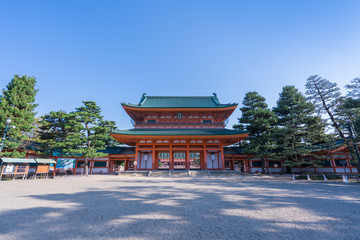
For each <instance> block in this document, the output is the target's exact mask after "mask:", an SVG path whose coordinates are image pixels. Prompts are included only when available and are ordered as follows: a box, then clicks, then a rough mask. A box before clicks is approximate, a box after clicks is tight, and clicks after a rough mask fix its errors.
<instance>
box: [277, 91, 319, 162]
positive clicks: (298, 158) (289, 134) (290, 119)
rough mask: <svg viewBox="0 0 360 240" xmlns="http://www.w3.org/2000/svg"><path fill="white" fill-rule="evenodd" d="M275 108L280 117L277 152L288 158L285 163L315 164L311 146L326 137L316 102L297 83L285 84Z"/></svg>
mask: <svg viewBox="0 0 360 240" xmlns="http://www.w3.org/2000/svg"><path fill="white" fill-rule="evenodd" d="M273 111H274V113H275V115H276V116H277V118H278V123H277V128H276V129H275V130H274V137H275V140H276V150H275V153H276V154H277V155H278V157H281V158H283V159H284V160H285V163H284V166H288V167H293V166H300V165H313V164H314V162H313V161H311V156H312V153H311V152H312V148H311V145H312V144H313V143H315V142H316V141H319V140H322V139H323V138H324V137H325V136H326V135H325V133H324V126H325V124H324V122H323V121H322V120H321V118H320V117H318V116H316V115H315V107H314V105H313V104H312V103H311V102H308V101H307V100H306V99H305V97H304V96H303V95H302V94H301V93H300V92H299V91H298V90H297V89H296V88H295V87H294V86H285V87H283V91H282V92H281V93H280V98H279V100H278V101H277V106H276V107H275V108H274V109H273Z"/></svg>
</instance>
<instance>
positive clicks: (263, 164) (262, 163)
mask: <svg viewBox="0 0 360 240" xmlns="http://www.w3.org/2000/svg"><path fill="white" fill-rule="evenodd" d="M261 173H262V174H265V173H266V170H265V158H264V157H261Z"/></svg>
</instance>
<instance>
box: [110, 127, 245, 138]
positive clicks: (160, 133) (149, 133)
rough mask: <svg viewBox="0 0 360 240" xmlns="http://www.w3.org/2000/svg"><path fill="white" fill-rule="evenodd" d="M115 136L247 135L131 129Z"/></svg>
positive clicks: (186, 130) (181, 130)
mask: <svg viewBox="0 0 360 240" xmlns="http://www.w3.org/2000/svg"><path fill="white" fill-rule="evenodd" d="M112 133H113V134H120V135H130V136H131V135H136V136H216V135H239V134H246V133H247V132H245V131H238V130H232V129H225V128H221V129H205V128H201V129H183V128H181V129H173V128H172V129H137V128H133V129H129V130H120V131H114V132H112Z"/></svg>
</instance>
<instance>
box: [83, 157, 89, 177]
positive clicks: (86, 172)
mask: <svg viewBox="0 0 360 240" xmlns="http://www.w3.org/2000/svg"><path fill="white" fill-rule="evenodd" d="M88 162H89V161H88V159H87V158H85V160H84V164H85V166H84V174H85V176H87V177H88V176H89V166H88Z"/></svg>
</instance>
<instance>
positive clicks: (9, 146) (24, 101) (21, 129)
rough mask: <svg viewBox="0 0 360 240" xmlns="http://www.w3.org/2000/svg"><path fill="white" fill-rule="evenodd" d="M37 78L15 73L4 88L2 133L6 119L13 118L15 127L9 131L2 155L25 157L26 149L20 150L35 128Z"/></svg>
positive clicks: (0, 103) (0, 99)
mask: <svg viewBox="0 0 360 240" xmlns="http://www.w3.org/2000/svg"><path fill="white" fill-rule="evenodd" d="M35 84H36V79H35V78H34V77H27V76H26V75H25V76H21V77H20V76H19V75H15V76H14V78H13V79H12V80H11V81H10V83H9V84H8V85H7V86H6V89H4V90H3V95H2V96H1V97H0V133H3V132H4V129H5V126H6V119H8V118H10V119H11V125H13V126H15V128H13V129H11V130H10V131H9V132H8V139H6V140H5V143H4V146H5V147H4V152H2V153H0V155H2V156H11V157H24V156H25V155H26V152H25V151H19V147H20V145H21V143H22V142H23V141H24V140H26V139H28V138H29V135H30V134H31V132H32V129H33V128H34V125H33V123H34V122H35V114H36V113H35V111H34V110H35V108H36V107H37V106H38V104H36V103H35V96H36V93H37V91H38V90H37V89H35Z"/></svg>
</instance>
